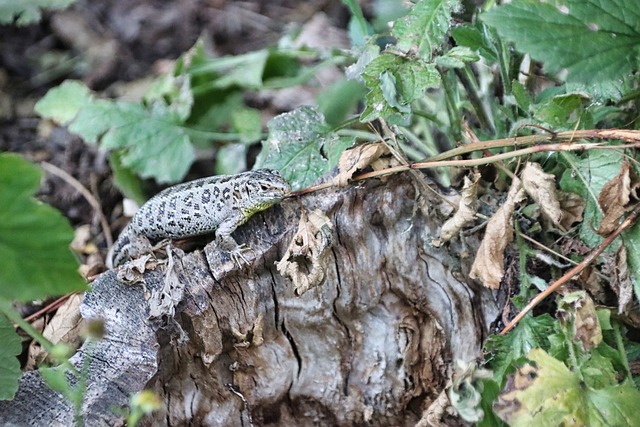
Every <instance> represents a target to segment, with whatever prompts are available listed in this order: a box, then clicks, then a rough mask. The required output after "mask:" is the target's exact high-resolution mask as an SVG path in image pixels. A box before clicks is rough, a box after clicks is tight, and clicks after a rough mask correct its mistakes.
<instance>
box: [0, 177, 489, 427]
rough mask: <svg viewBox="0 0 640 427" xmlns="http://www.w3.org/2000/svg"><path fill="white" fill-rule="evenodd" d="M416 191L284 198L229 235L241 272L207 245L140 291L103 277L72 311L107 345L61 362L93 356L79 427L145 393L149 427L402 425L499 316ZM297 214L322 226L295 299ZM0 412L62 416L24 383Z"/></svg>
mask: <svg viewBox="0 0 640 427" xmlns="http://www.w3.org/2000/svg"><path fill="white" fill-rule="evenodd" d="M418 188H420V187H419V186H417V185H416V184H415V182H414V181H413V180H412V178H411V177H410V176H395V177H392V178H390V179H388V180H387V181H386V182H384V183H383V182H382V181H379V180H370V181H368V182H366V183H363V184H362V185H360V186H350V187H347V188H344V189H338V190H327V191H324V192H318V193H315V194H311V195H306V196H304V197H302V198H301V199H299V200H286V201H285V202H283V203H282V204H280V205H278V206H275V207H273V208H271V209H269V210H268V211H266V212H264V213H261V214H257V215H256V216H254V217H253V218H252V219H251V220H250V221H249V222H248V223H247V224H245V225H244V226H243V227H241V228H240V229H239V230H238V231H237V232H236V233H235V236H236V239H237V240H238V241H239V242H245V243H247V244H248V245H249V246H250V247H251V248H252V251H251V252H249V253H247V255H246V257H247V260H248V262H249V265H248V266H243V267H242V268H238V267H236V266H234V264H233V263H232V261H231V260H230V259H229V258H228V257H227V256H226V255H225V254H222V253H220V251H218V250H216V248H215V247H211V246H210V245H209V246H206V247H205V248H204V250H194V251H192V252H189V253H187V254H184V253H182V252H181V251H180V250H175V251H174V252H173V255H172V257H171V258H172V261H171V262H169V263H168V264H162V265H158V266H157V267H156V268H155V269H154V270H149V271H147V272H146V273H145V282H146V285H145V286H144V287H143V286H141V285H139V284H138V285H127V284H123V283H121V282H120V281H118V279H117V277H116V274H115V273H114V272H107V273H105V274H104V275H102V276H101V277H100V278H99V279H98V280H96V282H94V284H93V288H94V289H93V291H92V292H90V293H88V294H87V295H86V297H85V300H84V303H83V305H82V309H81V311H82V315H83V317H85V318H89V319H91V318H98V319H103V320H105V322H106V329H107V335H106V337H105V338H104V339H103V340H101V341H99V342H96V343H93V345H91V346H90V345H88V344H86V343H85V345H84V346H83V347H82V348H81V351H79V352H78V353H77V354H76V355H75V356H74V358H73V361H74V363H76V364H78V365H79V364H81V363H82V360H83V359H84V358H85V357H90V358H91V363H90V370H89V378H88V392H87V396H86V399H85V406H84V409H83V413H84V416H85V420H86V425H89V426H100V425H122V423H123V421H122V417H121V415H119V414H117V413H115V412H114V411H113V408H114V407H124V406H126V405H127V403H128V398H129V396H130V394H131V393H133V392H135V391H139V390H142V389H143V388H149V389H152V390H154V391H155V392H156V393H158V394H159V395H160V396H161V398H162V401H163V402H164V404H165V408H164V410H162V411H160V412H158V413H155V414H154V415H153V416H152V417H150V418H147V419H145V421H144V423H146V424H147V425H174V426H177V425H187V424H189V425H198V426H247V425H251V424H253V425H256V426H262V425H278V426H287V425H295V426H306V425H309V426H311V425H314V426H317V425H337V426H347V425H358V424H367V425H373V426H378V425H379V426H383V425H394V426H410V425H415V423H416V422H418V420H420V418H421V416H422V412H423V411H424V410H425V409H427V408H428V407H429V405H430V404H431V403H432V402H433V401H435V400H436V399H437V398H438V396H439V394H440V392H441V391H442V389H443V388H444V387H445V386H446V384H447V381H448V379H449V377H450V374H451V369H452V363H453V361H454V360H456V359H460V360H463V361H471V360H474V359H476V358H477V357H478V356H479V350H480V347H481V345H482V340H483V338H484V337H485V336H486V335H487V331H488V327H489V324H490V323H491V322H492V321H493V319H494V318H495V317H496V314H497V313H496V307H495V304H494V302H493V296H492V294H491V293H490V292H489V291H488V290H485V289H483V288H480V287H476V286H473V285H471V284H470V283H467V281H465V280H464V279H463V277H465V267H464V266H465V265H466V263H468V261H465V260H460V259H458V258H457V257H456V256H455V255H456V254H455V253H454V252H455V251H454V249H453V248H452V247H447V246H445V247H442V248H436V247H434V246H433V245H432V244H431V243H432V240H433V239H434V238H435V237H436V236H437V233H438V231H439V227H440V225H441V224H442V222H443V217H442V216H441V215H440V214H439V212H438V209H437V206H440V205H441V204H442V200H441V199H440V198H438V197H436V196H435V195H434V194H432V193H429V192H426V191H424V190H422V191H420V192H419V195H418V194H417V189H418ZM303 212H304V213H305V214H311V213H312V212H320V213H323V214H324V215H326V217H327V218H328V219H329V220H330V221H329V223H330V224H329V225H328V226H324V227H321V229H320V230H319V231H318V230H316V235H313V233H311V234H310V235H309V236H308V238H309V239H311V240H314V239H320V238H325V239H326V241H325V249H326V250H325V251H324V252H322V253H321V254H319V258H318V259H316V260H315V261H314V260H310V259H305V257H304V255H300V253H304V248H302V249H301V248H298V249H301V251H300V252H299V253H298V254H294V255H291V254H290V253H289V260H290V261H292V262H293V263H294V265H298V267H299V268H300V270H301V272H302V273H301V275H302V276H304V273H310V272H312V271H313V276H314V277H313V279H314V280H312V282H313V283H312V285H313V284H317V286H315V287H311V288H310V289H308V290H306V292H304V293H302V294H301V295H298V293H300V292H301V289H297V292H296V286H298V285H299V283H294V282H293V281H292V280H291V279H290V278H289V277H287V278H285V277H283V276H282V275H281V274H280V273H279V272H278V270H277V269H276V266H275V263H276V262H277V261H278V260H279V259H281V258H282V257H283V256H285V253H286V250H287V247H288V246H289V243H290V242H291V240H292V239H293V236H294V234H295V233H296V230H297V228H298V224H299V220H300V217H301V215H302V213H303ZM301 242H302V241H301ZM302 244H303V243H300V245H302ZM471 253H473V252H471ZM296 263H297V264H296ZM467 268H468V267H467ZM167 271H169V272H170V273H169V274H167ZM167 277H169V278H167ZM150 310H151V313H152V314H154V315H155V316H156V317H152V318H150ZM0 413H2V414H3V420H4V425H29V424H30V425H56V424H55V422H59V423H60V424H59V425H71V424H72V422H73V411H72V410H71V407H70V406H69V404H68V403H66V402H65V401H64V399H62V398H61V397H60V396H58V395H57V394H56V393H54V392H52V391H50V390H48V389H47V388H46V387H45V386H44V385H43V383H42V381H41V380H40V379H39V376H38V374H37V373H29V374H26V375H25V376H24V378H23V380H22V382H21V387H20V391H19V392H18V395H17V397H16V399H15V400H14V401H12V402H0Z"/></svg>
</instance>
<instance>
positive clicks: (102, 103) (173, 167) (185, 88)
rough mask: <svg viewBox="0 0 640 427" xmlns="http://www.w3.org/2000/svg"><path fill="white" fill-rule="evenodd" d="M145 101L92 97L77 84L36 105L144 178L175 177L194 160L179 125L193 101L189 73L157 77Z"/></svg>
mask: <svg viewBox="0 0 640 427" xmlns="http://www.w3.org/2000/svg"><path fill="white" fill-rule="evenodd" d="M146 100H147V105H146V106H145V105H142V104H138V103H133V102H124V101H108V100H103V99H94V97H93V96H92V95H91V93H90V91H89V90H88V89H87V88H86V87H85V86H84V85H83V84H82V83H80V82H74V81H69V82H65V83H63V84H62V85H60V86H59V87H57V88H53V89H51V90H50V91H49V92H48V93H47V94H46V95H45V97H44V98H43V99H42V100H41V101H40V102H39V103H38V104H37V105H36V111H38V113H40V114H41V115H42V116H43V117H46V118H52V119H54V120H57V121H59V122H61V123H68V124H69V131H70V132H72V133H75V134H77V135H79V136H80V137H82V138H83V139H84V140H85V141H87V142H89V143H93V144H96V143H100V145H101V147H102V148H104V149H107V150H115V149H117V150H120V159H119V160H120V162H121V164H122V165H123V166H125V167H127V168H130V169H132V170H134V171H135V172H136V173H138V174H139V175H140V176H142V177H143V178H155V179H156V181H158V182H160V183H166V182H177V181H180V180H181V179H182V178H183V177H184V176H185V175H186V173H187V171H188V170H189V167H190V166H191V163H192V162H193V160H194V158H195V150H194V148H193V145H192V144H191V140H190V138H189V136H188V135H187V130H186V129H185V127H184V121H185V119H186V118H187V117H189V115H190V112H191V107H192V105H193V102H194V101H193V96H192V94H191V91H190V86H189V78H188V77H167V78H163V79H160V80H159V81H158V82H157V83H156V84H155V85H154V86H152V88H151V90H150V92H149V93H148V94H147V95H146Z"/></svg>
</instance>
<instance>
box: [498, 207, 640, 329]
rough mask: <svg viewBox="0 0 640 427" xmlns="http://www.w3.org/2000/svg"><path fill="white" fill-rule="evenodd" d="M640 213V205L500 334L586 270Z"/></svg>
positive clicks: (539, 295) (541, 293)
mask: <svg viewBox="0 0 640 427" xmlns="http://www.w3.org/2000/svg"><path fill="white" fill-rule="evenodd" d="M639 214H640V206H636V208H635V209H634V210H633V211H632V212H631V214H629V216H628V217H627V218H626V219H625V220H624V221H623V222H622V223H621V224H620V226H619V227H618V228H617V229H616V230H615V231H614V232H613V233H611V234H610V235H609V236H607V238H606V239H604V240H603V241H602V243H600V245H598V247H597V248H596V249H594V250H593V251H592V252H591V253H590V254H589V255H587V256H586V257H585V258H584V259H583V260H582V262H581V263H580V264H578V265H576V266H575V267H573V268H572V269H571V270H569V271H568V272H567V273H565V274H564V275H563V276H562V277H561V278H559V279H558V280H556V281H555V282H554V283H553V284H552V285H550V286H549V287H548V288H547V289H545V290H544V291H543V292H540V293H539V294H538V295H536V297H535V298H533V299H532V300H531V301H529V304H527V306H526V307H525V308H523V309H522V311H521V312H520V313H518V315H517V316H516V317H514V318H513V320H511V322H509V324H508V325H507V326H505V327H504V329H503V330H502V331H501V332H500V335H504V334H506V333H507V332H509V331H510V330H511V329H513V327H514V326H515V325H516V324H517V323H518V322H519V321H520V320H522V318H523V317H524V316H526V315H527V313H529V312H530V311H531V310H533V308H534V307H535V306H537V305H538V304H540V302H542V300H544V299H545V298H546V297H548V296H549V295H551V294H552V293H553V292H554V291H555V290H557V289H558V288H559V287H560V286H562V285H564V284H565V283H567V282H568V281H569V280H571V279H572V278H573V277H574V276H575V275H577V274H578V273H580V272H581V271H582V270H584V269H585V268H586V267H587V266H588V265H589V264H591V263H592V262H593V261H594V260H595V259H596V258H597V257H598V256H599V255H600V254H601V253H602V252H604V250H605V249H607V247H608V246H609V245H610V244H611V243H613V241H614V240H615V239H616V238H617V237H618V236H619V235H620V234H621V233H622V232H623V231H625V230H626V229H627V228H629V227H631V226H632V225H633V224H634V222H635V220H636V218H637V217H638V215H639Z"/></svg>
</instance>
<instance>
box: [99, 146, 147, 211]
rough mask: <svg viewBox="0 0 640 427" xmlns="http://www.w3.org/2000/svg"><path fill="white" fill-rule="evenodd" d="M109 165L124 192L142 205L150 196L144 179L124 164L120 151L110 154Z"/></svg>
mask: <svg viewBox="0 0 640 427" xmlns="http://www.w3.org/2000/svg"><path fill="white" fill-rule="evenodd" d="M109 166H111V171H113V181H114V183H115V184H116V187H118V188H119V189H120V191H121V192H122V194H123V195H124V196H125V197H127V198H129V199H132V200H134V201H135V202H136V203H137V204H138V206H142V204H143V203H144V202H146V201H147V199H148V197H147V195H146V194H145V192H144V190H143V189H142V181H141V180H140V177H139V176H138V175H136V174H135V173H134V172H133V171H132V170H131V169H129V168H127V167H124V166H123V165H122V160H121V159H120V153H118V152H114V153H112V154H111V156H109Z"/></svg>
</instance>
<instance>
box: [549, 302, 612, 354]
mask: <svg viewBox="0 0 640 427" xmlns="http://www.w3.org/2000/svg"><path fill="white" fill-rule="evenodd" d="M558 315H559V317H560V319H561V320H563V321H564V322H566V321H568V320H572V322H571V324H572V326H573V338H574V340H576V341H579V342H581V343H582V345H583V348H584V349H585V350H586V351H588V350H590V349H592V348H595V347H597V346H598V345H599V344H600V343H601V342H602V329H601V328H600V321H599V320H598V315H597V314H596V308H595V305H594V304H593V300H592V299H591V297H590V296H589V295H587V293H586V292H585V291H577V292H572V293H570V294H568V295H566V296H564V297H563V298H562V300H561V301H560V304H559V305H558Z"/></svg>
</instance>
